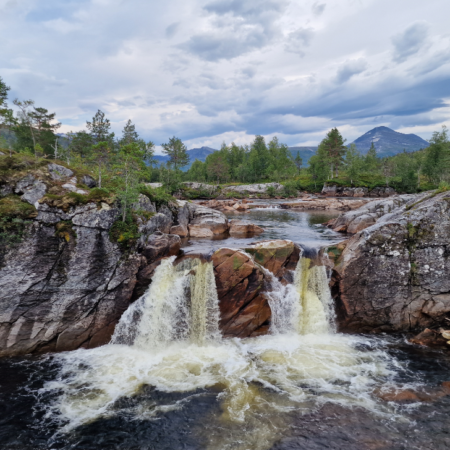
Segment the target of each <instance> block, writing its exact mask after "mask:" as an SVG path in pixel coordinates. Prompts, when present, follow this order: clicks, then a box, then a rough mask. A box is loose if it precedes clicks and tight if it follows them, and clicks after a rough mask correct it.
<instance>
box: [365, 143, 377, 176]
mask: <svg viewBox="0 0 450 450" xmlns="http://www.w3.org/2000/svg"><path fill="white" fill-rule="evenodd" d="M378 165H379V160H378V157H377V150H376V148H375V145H374V144H373V142H372V143H371V145H370V148H369V151H368V152H367V155H366V157H365V161H364V169H365V170H366V171H367V172H373V171H375V170H377V169H378Z"/></svg>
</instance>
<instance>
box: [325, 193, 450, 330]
mask: <svg viewBox="0 0 450 450" xmlns="http://www.w3.org/2000/svg"><path fill="white" fill-rule="evenodd" d="M449 249H450V196H449V193H442V194H438V195H434V194H431V195H430V193H426V194H420V195H418V196H415V197H414V198H409V202H408V203H407V204H406V206H405V204H404V205H403V206H400V207H399V208H398V209H394V210H393V211H391V212H389V213H388V214H385V215H383V216H382V217H381V218H379V219H378V220H377V222H376V224H375V225H372V226H370V227H368V228H366V229H364V230H363V231H360V232H359V233H357V234H356V235H355V236H353V237H352V238H351V239H350V240H349V241H348V242H347V245H346V247H345V249H344V250H343V252H342V254H341V255H340V256H339V257H338V258H337V261H336V266H335V269H334V276H333V282H334V285H333V291H334V295H335V297H336V299H337V302H338V306H339V308H338V309H339V323H340V327H341V329H344V330H349V331H410V330H416V329H417V330H419V329H423V328H426V327H430V326H438V325H445V324H447V323H448V322H447V320H446V319H447V318H450V277H449V274H450V251H449Z"/></svg>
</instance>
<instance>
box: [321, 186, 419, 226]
mask: <svg viewBox="0 0 450 450" xmlns="http://www.w3.org/2000/svg"><path fill="white" fill-rule="evenodd" d="M427 195H428V194H426V193H425V194H406V195H399V196H397V197H393V198H388V199H382V200H373V201H371V202H369V203H367V204H366V205H365V206H363V207H360V208H358V209H356V210H354V211H349V212H346V213H344V214H342V215H340V216H339V217H338V218H336V219H332V220H330V221H329V222H328V224H327V225H328V226H329V227H330V228H332V229H333V230H334V231H342V232H347V233H352V234H356V233H358V232H359V231H362V230H364V229H365V228H367V227H370V226H371V225H373V224H374V223H375V222H376V221H377V220H378V219H379V218H380V217H383V216H385V215H387V214H390V213H393V212H395V214H397V213H398V212H399V211H400V210H399V208H402V207H403V208H407V207H408V206H409V205H411V204H413V203H415V202H416V201H419V200H420V199H422V198H424V197H426V196H427Z"/></svg>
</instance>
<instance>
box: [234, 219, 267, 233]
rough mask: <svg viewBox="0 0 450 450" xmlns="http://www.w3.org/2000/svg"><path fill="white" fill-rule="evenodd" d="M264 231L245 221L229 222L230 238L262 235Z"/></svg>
mask: <svg viewBox="0 0 450 450" xmlns="http://www.w3.org/2000/svg"><path fill="white" fill-rule="evenodd" d="M263 232H264V229H263V228H261V227H258V225H255V224H254V223H251V222H249V221H247V220H230V235H231V236H243V237H245V236H248V235H255V234H260V233H263Z"/></svg>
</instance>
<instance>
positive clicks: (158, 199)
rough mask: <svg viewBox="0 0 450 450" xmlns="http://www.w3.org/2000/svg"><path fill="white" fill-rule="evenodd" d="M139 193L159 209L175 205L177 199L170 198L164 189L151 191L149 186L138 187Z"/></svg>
mask: <svg viewBox="0 0 450 450" xmlns="http://www.w3.org/2000/svg"><path fill="white" fill-rule="evenodd" d="M139 192H140V193H141V194H143V195H145V196H147V197H148V198H149V199H150V201H151V202H153V203H154V204H155V205H156V208H157V209H159V208H160V207H161V206H164V205H165V206H170V205H171V204H174V203H176V201H177V199H176V198H174V197H172V195H170V194H169V193H168V192H167V191H166V190H165V189H164V188H157V189H152V188H151V187H149V186H145V185H142V186H140V189H139Z"/></svg>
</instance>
